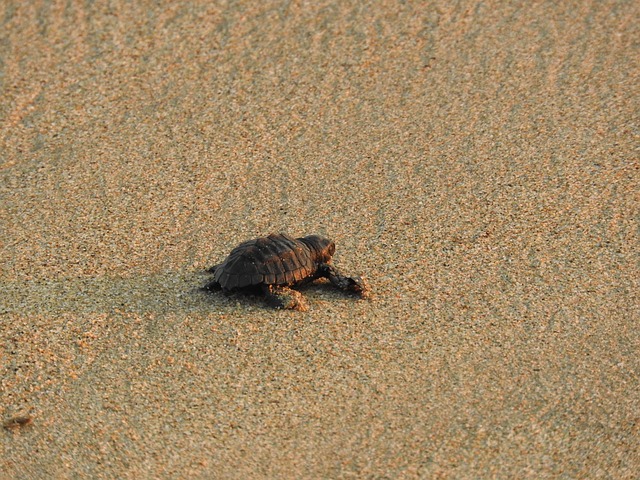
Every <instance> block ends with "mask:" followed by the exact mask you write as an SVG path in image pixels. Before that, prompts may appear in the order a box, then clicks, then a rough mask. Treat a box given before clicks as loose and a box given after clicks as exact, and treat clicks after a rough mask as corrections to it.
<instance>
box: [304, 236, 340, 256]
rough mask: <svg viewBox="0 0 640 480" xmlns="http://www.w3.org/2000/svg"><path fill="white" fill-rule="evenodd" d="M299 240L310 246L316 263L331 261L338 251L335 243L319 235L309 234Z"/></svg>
mask: <svg viewBox="0 0 640 480" xmlns="http://www.w3.org/2000/svg"><path fill="white" fill-rule="evenodd" d="M298 240H300V241H301V242H302V243H304V244H305V245H306V246H307V247H309V249H310V250H311V254H312V255H313V259H314V261H315V262H316V263H327V262H329V261H330V260H331V257H332V256H333V254H334V253H335V251H336V244H335V243H333V242H332V241H331V240H329V239H328V238H324V237H321V236H319V235H309V236H308V237H304V238H299V239H298Z"/></svg>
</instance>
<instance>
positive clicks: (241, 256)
mask: <svg viewBox="0 0 640 480" xmlns="http://www.w3.org/2000/svg"><path fill="white" fill-rule="evenodd" d="M316 268H317V266H316V265H315V263H314V261H313V258H312V255H311V252H310V250H309V247H307V246H306V245H305V244H304V243H302V242H300V241H299V240H296V239H295V238H293V237H290V236H289V235H286V234H271V235H269V236H268V237H261V238H257V239H254V240H248V241H246V242H242V243H241V244H240V245H238V246H237V247H236V248H234V249H233V250H232V251H231V253H230V254H229V256H228V257H227V258H226V260H225V261H224V262H222V263H221V264H220V265H218V266H217V267H216V269H215V273H214V280H215V281H216V282H218V283H220V285H221V286H222V288H224V289H226V290H231V289H234V288H243V287H248V286H252V285H260V284H267V285H291V284H294V283H296V282H299V281H301V280H303V279H305V278H307V277H309V276H310V275H313V274H314V273H315V271H316Z"/></svg>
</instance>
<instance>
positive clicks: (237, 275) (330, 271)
mask: <svg viewBox="0 0 640 480" xmlns="http://www.w3.org/2000/svg"><path fill="white" fill-rule="evenodd" d="M335 249H336V247H335V243H333V242H332V241H331V240H329V239H328V238H323V237H320V236H318V235H310V236H307V237H301V238H293V237H290V236H289V235H286V234H284V233H281V234H271V235H269V236H267V237H260V238H256V239H253V240H247V241H245V242H242V243H241V244H239V245H238V246H237V247H235V248H234V249H233V250H232V251H231V253H230V254H229V256H228V257H227V258H226V259H225V260H224V261H223V262H222V263H220V264H218V265H215V266H213V267H211V268H210V269H209V270H207V272H208V273H210V274H213V279H212V280H211V281H209V282H208V283H207V284H206V285H205V286H204V287H203V289H204V290H208V291H220V290H221V291H223V292H224V293H227V294H228V293H232V292H243V293H249V294H254V295H256V294H261V295H263V296H264V297H265V299H266V302H267V304H268V305H270V306H272V307H274V308H286V309H291V310H299V311H305V310H307V309H308V306H307V303H306V301H305V298H304V296H303V295H302V293H300V292H299V291H298V290H294V289H293V288H292V287H296V288H297V287H300V286H304V285H308V284H310V283H311V282H313V281H315V280H318V279H321V278H326V279H328V280H329V282H330V283H331V285H333V287H335V288H338V289H340V290H342V291H344V292H349V293H355V294H358V295H359V296H360V297H362V298H366V297H367V296H368V293H369V286H368V284H367V282H366V281H365V280H364V279H363V278H362V277H360V276H353V277H348V276H345V275H343V274H342V273H340V271H339V270H338V269H337V268H336V267H335V266H333V265H332V264H331V263H330V262H331V258H332V256H333V254H334V253H335Z"/></svg>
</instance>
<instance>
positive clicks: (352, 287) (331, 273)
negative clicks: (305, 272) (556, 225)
mask: <svg viewBox="0 0 640 480" xmlns="http://www.w3.org/2000/svg"><path fill="white" fill-rule="evenodd" d="M318 276H320V277H325V278H328V279H329V281H330V282H331V283H332V284H333V286H335V287H337V288H339V289H340V290H343V291H345V292H353V293H357V294H358V295H360V296H361V297H362V298H367V297H368V296H369V291H370V289H369V284H368V283H367V282H366V280H365V279H364V278H362V277H361V276H359V275H355V276H353V277H347V276H345V275H342V274H341V273H340V272H339V271H338V269H337V268H336V267H334V266H333V265H329V264H328V263H323V264H321V265H320V266H319V267H318Z"/></svg>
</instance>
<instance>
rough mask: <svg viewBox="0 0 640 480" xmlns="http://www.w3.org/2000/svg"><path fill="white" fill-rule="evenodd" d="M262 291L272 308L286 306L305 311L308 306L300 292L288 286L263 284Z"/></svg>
mask: <svg viewBox="0 0 640 480" xmlns="http://www.w3.org/2000/svg"><path fill="white" fill-rule="evenodd" d="M262 291H263V293H264V296H265V297H266V299H267V303H268V304H269V305H270V306H272V307H274V308H287V309H290V310H298V311H300V312H306V311H307V310H308V309H309V307H308V306H307V302H306V300H305V299H304V297H303V296H302V294H301V293H300V292H298V291H296V290H292V289H291V288H288V287H281V286H277V285H263V286H262Z"/></svg>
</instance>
